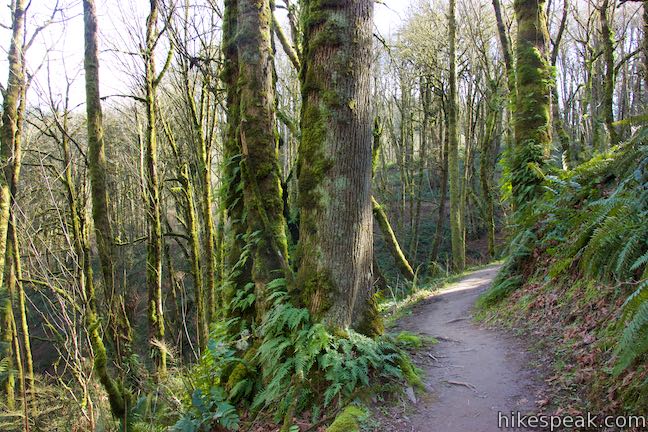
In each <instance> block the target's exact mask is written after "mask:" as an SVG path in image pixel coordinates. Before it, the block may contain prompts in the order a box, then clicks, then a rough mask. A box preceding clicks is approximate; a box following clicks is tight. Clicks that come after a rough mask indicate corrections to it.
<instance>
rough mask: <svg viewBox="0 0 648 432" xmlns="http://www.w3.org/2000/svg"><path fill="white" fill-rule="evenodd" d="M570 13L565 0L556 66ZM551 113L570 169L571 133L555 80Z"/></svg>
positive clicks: (553, 63)
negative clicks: (562, 109)
mask: <svg viewBox="0 0 648 432" xmlns="http://www.w3.org/2000/svg"><path fill="white" fill-rule="evenodd" d="M568 13H569V0H563V10H562V18H561V19H560V25H559V27H558V34H557V35H556V39H555V40H554V45H553V48H552V50H551V66H552V67H554V68H555V67H556V62H557V61H558V53H559V51H560V42H561V41H562V36H563V34H564V32H565V28H566V27H567V15H568ZM551 115H552V121H553V126H554V129H555V131H556V135H558V141H559V142H560V148H561V150H562V164H563V169H565V170H568V169H570V168H571V167H572V164H573V163H574V155H573V152H572V148H571V139H570V137H569V134H568V133H567V131H566V130H565V123H564V122H563V117H562V116H561V115H560V107H559V106H558V88H557V86H556V83H555V82H554V83H553V84H552V86H551Z"/></svg>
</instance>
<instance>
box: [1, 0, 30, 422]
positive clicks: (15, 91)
mask: <svg viewBox="0 0 648 432" xmlns="http://www.w3.org/2000/svg"><path fill="white" fill-rule="evenodd" d="M12 6H13V8H12V11H11V12H12V29H11V30H12V33H11V42H10V46H9V53H8V57H7V59H8V63H9V76H8V78H7V85H6V88H5V89H4V92H3V104H2V126H1V129H0V161H1V162H2V167H3V170H2V172H1V173H0V289H1V290H5V289H6V291H7V292H6V295H7V297H6V299H5V300H4V301H3V303H2V305H1V308H2V324H1V325H2V339H3V341H4V342H5V343H6V346H7V347H8V350H9V354H8V356H7V358H8V360H9V364H8V367H9V375H8V376H7V378H6V379H5V382H4V390H5V396H6V404H7V408H9V409H10V410H12V409H14V407H15V376H14V374H13V369H14V368H18V367H19V366H20V365H19V364H18V357H19V354H20V353H19V351H18V350H17V349H16V346H15V343H14V341H15V339H16V337H17V336H16V324H15V319H14V308H13V306H14V297H15V294H16V293H15V289H14V287H12V286H9V284H8V281H7V280H6V278H5V273H6V271H7V270H8V269H10V268H11V267H12V263H10V262H7V260H6V257H7V255H8V254H9V255H10V256H11V255H12V254H13V252H12V251H11V245H10V243H11V242H10V241H8V237H7V234H8V231H9V225H10V219H11V203H12V197H11V183H12V178H13V173H14V170H13V165H14V161H13V158H12V157H13V155H14V151H15V149H16V140H17V139H20V137H19V133H18V131H19V129H20V125H19V122H20V120H21V119H20V114H19V103H20V99H21V96H22V97H24V88H25V85H26V83H25V74H24V72H25V70H24V55H23V49H24V31H25V2H24V1H23V0H16V1H15V2H12Z"/></svg>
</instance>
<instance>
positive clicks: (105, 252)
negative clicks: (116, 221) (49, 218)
mask: <svg viewBox="0 0 648 432" xmlns="http://www.w3.org/2000/svg"><path fill="white" fill-rule="evenodd" d="M83 17H84V23H85V26H84V40H85V53H84V68H85V76H86V78H85V80H86V110H87V117H88V120H87V121H88V147H89V149H88V169H89V173H90V182H91V197H92V216H93V219H94V227H95V235H96V236H97V243H98V249H99V258H100V261H101V268H102V272H103V276H104V283H105V284H106V286H107V288H108V289H107V293H108V294H110V295H112V294H114V285H113V283H114V277H113V275H114V262H113V253H112V244H113V242H112V228H111V224H110V218H109V217H108V193H107V185H106V183H107V179H106V176H107V172H106V171H107V169H106V154H105V145H104V137H103V124H102V123H103V120H102V112H101V100H100V97H99V58H98V46H97V42H98V30H97V13H96V7H95V2H94V0H83ZM66 155H67V157H68V158H69V147H68V149H67V152H66ZM66 165H67V167H71V163H68V164H66ZM66 181H67V185H68V200H69V201H70V206H71V209H72V211H73V213H72V215H73V223H74V224H73V228H74V231H73V232H74V237H75V248H76V251H77V255H78V256H79V259H80V260H81V269H82V270H81V271H82V276H81V277H82V279H81V287H82V290H83V292H84V293H85V301H86V305H85V313H86V316H85V320H86V325H87V331H88V335H89V339H90V344H91V346H92V349H93V351H94V368H95V371H96V373H97V375H98V376H99V381H100V382H101V384H102V385H103V387H104V389H105V391H106V393H107V394H108V401H109V403H110V408H111V411H112V413H113V415H114V416H115V417H117V418H118V419H121V420H122V421H123V422H125V421H126V414H127V411H128V405H129V401H130V398H129V396H128V392H127V391H126V390H125V389H124V388H123V387H122V386H121V385H118V384H117V382H116V381H115V380H114V379H113V378H112V377H111V376H110V373H109V371H108V355H107V351H106V347H105V344H104V341H103V338H102V336H101V328H100V327H101V323H100V320H99V317H98V312H97V299H96V294H95V290H94V283H93V276H92V267H91V264H90V245H89V239H88V235H87V233H85V231H86V228H82V227H81V224H80V220H81V215H80V214H79V212H78V211H77V210H76V209H77V207H78V206H77V205H76V201H75V200H76V198H75V197H76V194H75V192H74V187H73V185H74V181H73V180H72V174H71V170H66ZM86 226H87V224H86ZM82 239H83V240H82ZM110 287H113V288H112V289H111V288H110Z"/></svg>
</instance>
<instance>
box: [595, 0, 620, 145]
mask: <svg viewBox="0 0 648 432" xmlns="http://www.w3.org/2000/svg"><path fill="white" fill-rule="evenodd" d="M612 7H614V2H612ZM609 14H610V2H609V0H603V3H601V6H600V8H599V18H600V22H601V37H602V41H603V60H604V62H605V75H604V78H603V86H604V89H603V117H604V119H605V127H606V128H607V131H608V135H609V136H610V144H611V145H613V146H614V145H617V144H618V143H619V141H620V140H621V138H620V137H619V132H618V131H617V129H616V126H615V125H614V87H615V84H616V70H615V67H614V44H615V43H616V41H615V40H614V31H613V30H612V25H611V23H610V15H609Z"/></svg>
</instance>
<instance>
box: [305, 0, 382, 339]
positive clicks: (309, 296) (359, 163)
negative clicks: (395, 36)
mask: <svg viewBox="0 0 648 432" xmlns="http://www.w3.org/2000/svg"><path fill="white" fill-rule="evenodd" d="M302 13H303V14H304V17H305V18H304V44H303V49H304V55H303V58H304V60H303V66H302V71H301V75H302V92H303V98H302V103H303V105H302V116H301V127H302V141H301V148H300V154H299V157H300V171H299V207H300V211H301V224H300V236H299V238H300V242H299V247H298V249H299V252H298V254H299V257H298V259H299V273H298V279H297V281H298V286H299V287H300V288H301V290H302V291H301V297H302V300H303V302H304V303H305V304H306V305H307V306H308V308H309V309H310V311H311V312H312V313H313V315H314V316H315V317H316V318H317V319H321V320H322V321H323V322H324V323H326V324H327V325H329V326H330V327H333V328H346V327H348V326H349V325H350V324H351V320H352V314H353V310H354V303H355V300H356V297H358V298H359V304H358V310H357V312H356V313H357V316H359V317H362V318H360V319H359V320H358V321H364V317H365V316H366V315H367V316H368V315H370V314H365V310H366V309H367V306H368V305H369V302H368V298H370V297H371V295H372V292H373V289H372V285H371V281H372V275H371V273H372V270H371V263H372V257H373V239H372V237H373V235H372V212H371V124H372V118H373V117H372V116H373V113H372V101H371V91H370V85H371V74H370V69H371V48H372V27H373V22H372V18H373V2H372V1H371V0H349V1H346V2H334V3H330V2H321V1H315V0H306V1H305V2H304V8H303V11H302Z"/></svg>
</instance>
